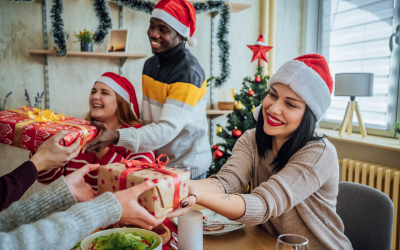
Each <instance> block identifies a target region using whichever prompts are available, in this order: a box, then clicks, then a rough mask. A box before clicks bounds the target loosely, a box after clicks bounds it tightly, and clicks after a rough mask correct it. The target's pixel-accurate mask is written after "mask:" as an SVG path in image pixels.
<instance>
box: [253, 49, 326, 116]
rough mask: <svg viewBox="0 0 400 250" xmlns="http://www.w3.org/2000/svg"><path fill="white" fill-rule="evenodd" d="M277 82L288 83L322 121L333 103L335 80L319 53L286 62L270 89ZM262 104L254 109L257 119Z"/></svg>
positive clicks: (274, 77)
mask: <svg viewBox="0 0 400 250" xmlns="http://www.w3.org/2000/svg"><path fill="white" fill-rule="evenodd" d="M275 83H283V84H285V85H288V86H289V87H290V88H291V89H292V90H293V91H294V92H295V93H296V94H297V95H298V96H299V97H300V98H301V99H302V100H303V101H304V102H305V103H306V104H307V105H308V107H309V108H310V109H311V111H312V112H313V113H314V115H315V117H316V118H317V122H320V121H321V119H322V117H323V116H324V114H325V112H326V110H327V109H328V107H329V106H330V105H331V94H332V90H333V80H332V76H331V73H330V71H329V67H328V63H327V62H326V60H325V58H324V57H323V56H321V55H318V54H308V55H303V56H300V57H297V58H295V59H294V60H291V61H288V62H286V63H284V64H283V65H282V66H281V67H280V68H279V69H278V71H277V72H276V73H275V74H273V75H272V76H271V79H270V80H269V82H268V90H270V89H271V87H272V86H273V85H274V84H275ZM259 112H260V106H259V107H257V108H256V110H254V113H253V115H254V117H255V118H256V119H257V118H258V114H259Z"/></svg>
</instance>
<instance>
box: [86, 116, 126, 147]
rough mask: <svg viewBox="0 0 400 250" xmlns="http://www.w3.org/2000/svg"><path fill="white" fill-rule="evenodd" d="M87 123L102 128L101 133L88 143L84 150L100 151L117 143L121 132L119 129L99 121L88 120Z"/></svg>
mask: <svg viewBox="0 0 400 250" xmlns="http://www.w3.org/2000/svg"><path fill="white" fill-rule="evenodd" d="M86 124H88V125H93V126H96V127H97V128H98V129H100V134H99V135H98V136H97V137H96V138H95V139H94V140H92V141H91V142H90V143H89V144H87V146H86V148H85V149H84V152H85V153H87V152H94V151H96V152H100V151H101V150H103V149H104V148H105V147H107V146H108V145H111V144H117V143H118V140H119V132H118V130H116V131H113V130H111V129H109V128H108V127H107V125H106V124H105V123H102V122H98V121H88V122H87V123H86Z"/></svg>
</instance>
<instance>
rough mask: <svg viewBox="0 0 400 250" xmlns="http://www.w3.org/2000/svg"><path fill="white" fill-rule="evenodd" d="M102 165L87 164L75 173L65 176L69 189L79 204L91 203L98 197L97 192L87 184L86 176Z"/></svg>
mask: <svg viewBox="0 0 400 250" xmlns="http://www.w3.org/2000/svg"><path fill="white" fill-rule="evenodd" d="M99 166H100V164H87V165H85V166H83V167H82V168H80V169H78V170H76V171H75V172H73V173H71V174H69V175H67V176H65V180H66V181H67V183H68V186H69V189H70V190H71V192H72V194H73V195H74V196H75V198H76V200H77V201H78V202H85V201H90V200H92V199H94V197H96V195H97V192H96V191H94V190H93V189H92V187H91V186H89V184H87V183H85V178H84V177H85V175H86V174H87V173H89V172H90V171H94V170H96V169H97V168H98V167H99Z"/></svg>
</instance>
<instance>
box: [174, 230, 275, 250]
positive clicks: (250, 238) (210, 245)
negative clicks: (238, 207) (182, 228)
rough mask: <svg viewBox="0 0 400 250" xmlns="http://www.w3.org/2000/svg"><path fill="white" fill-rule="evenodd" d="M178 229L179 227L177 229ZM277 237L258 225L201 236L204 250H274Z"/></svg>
mask: <svg viewBox="0 0 400 250" xmlns="http://www.w3.org/2000/svg"><path fill="white" fill-rule="evenodd" d="M178 230H179V229H178ZM276 242H277V239H276V238H275V237H273V236H271V235H270V234H269V233H268V232H267V231H265V230H264V229H262V228H261V227H259V226H245V227H243V228H241V229H238V230H236V231H232V232H228V233H224V234H220V235H218V234H216V235H204V236H203V249H205V250H212V249H213V250H214V249H218V250H228V249H229V250H231V249H241V250H247V249H248V250H250V249H251V250H253V249H257V250H275V247H276Z"/></svg>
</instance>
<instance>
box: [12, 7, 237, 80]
mask: <svg viewBox="0 0 400 250" xmlns="http://www.w3.org/2000/svg"><path fill="white" fill-rule="evenodd" d="M8 1H11V2H15V3H19V2H24V3H32V2H34V1H35V0H8ZM110 1H112V2H115V3H117V4H118V5H121V6H123V7H126V8H129V9H131V10H135V11H140V12H144V13H146V14H151V13H152V11H153V8H154V6H155V3H154V2H151V1H143V0H110ZM93 6H94V11H95V12H96V16H97V18H98V19H99V25H98V27H97V30H96V32H95V34H96V38H95V43H97V44H100V43H102V42H103V41H104V38H105V37H106V36H107V34H108V29H111V28H112V23H111V15H110V9H109V8H108V5H107V0H94V2H93ZM193 7H194V8H195V10H196V13H197V14H200V13H204V12H216V11H219V12H220V14H221V18H220V22H219V26H218V32H217V39H218V46H219V48H220V54H219V62H220V64H221V75H220V76H219V77H216V78H215V86H216V87H220V86H222V85H223V84H224V83H225V82H226V81H227V80H228V77H229V74H230V70H231V67H230V64H229V49H230V45H229V42H228V33H229V30H228V24H229V19H230V13H229V5H228V4H226V3H225V2H224V1H223V0H216V1H207V2H195V3H193ZM63 9H64V7H63V2H62V0H53V7H52V9H51V14H52V15H50V17H51V23H52V29H51V30H52V33H53V39H54V43H55V45H56V46H57V47H58V48H59V50H57V54H59V55H61V56H65V55H66V53H67V45H66V39H65V35H64V29H63V26H64V23H63V20H62V17H61V16H62V13H63Z"/></svg>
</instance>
